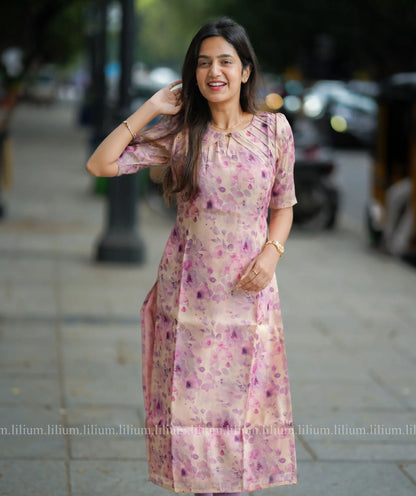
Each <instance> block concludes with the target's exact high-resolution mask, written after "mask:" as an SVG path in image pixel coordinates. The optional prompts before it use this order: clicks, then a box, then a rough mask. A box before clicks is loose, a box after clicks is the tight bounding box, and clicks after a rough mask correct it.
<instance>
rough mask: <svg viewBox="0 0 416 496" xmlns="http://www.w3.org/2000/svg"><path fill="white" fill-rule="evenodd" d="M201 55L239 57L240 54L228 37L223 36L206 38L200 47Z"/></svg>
mask: <svg viewBox="0 0 416 496" xmlns="http://www.w3.org/2000/svg"><path fill="white" fill-rule="evenodd" d="M198 56H199V57H201V56H204V57H216V58H217V57H238V54H237V52H236V50H235V48H234V47H233V45H231V43H228V41H227V40H226V39H224V38H223V37H222V36H212V37H210V38H206V39H205V40H204V41H203V42H202V43H201V46H200V48H199V54H198Z"/></svg>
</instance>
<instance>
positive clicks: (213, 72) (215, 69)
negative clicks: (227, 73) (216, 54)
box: [209, 62, 221, 76]
mask: <svg viewBox="0 0 416 496" xmlns="http://www.w3.org/2000/svg"><path fill="white" fill-rule="evenodd" d="M220 72H221V71H220V66H219V64H218V63H217V62H213V63H212V64H211V66H210V68H209V74H210V76H218V74H220Z"/></svg>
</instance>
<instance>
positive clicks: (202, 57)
mask: <svg viewBox="0 0 416 496" xmlns="http://www.w3.org/2000/svg"><path fill="white" fill-rule="evenodd" d="M198 58H199V59H210V58H211V57H210V56H209V55H198ZM216 58H217V59H225V58H233V56H232V55H230V54H228V53H222V54H221V55H218V56H217V57H216Z"/></svg>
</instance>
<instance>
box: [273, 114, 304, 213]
mask: <svg viewBox="0 0 416 496" xmlns="http://www.w3.org/2000/svg"><path fill="white" fill-rule="evenodd" d="M275 115H276V157H277V160H276V176H275V181H274V184H273V188H272V192H271V197H270V204H269V206H270V208H276V209H277V208H286V207H292V206H293V205H295V204H296V203H297V200H296V195H295V181H294V175H293V174H294V171H293V169H294V165H295V143H294V140H293V133H292V129H291V127H290V124H289V122H288V121H287V119H286V117H285V115H283V114H281V113H277V114H275Z"/></svg>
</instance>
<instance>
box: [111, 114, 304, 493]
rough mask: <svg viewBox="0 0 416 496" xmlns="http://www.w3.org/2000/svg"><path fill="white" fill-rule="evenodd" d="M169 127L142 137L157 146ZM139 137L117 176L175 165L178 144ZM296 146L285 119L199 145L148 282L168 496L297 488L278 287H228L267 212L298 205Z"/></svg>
mask: <svg viewBox="0 0 416 496" xmlns="http://www.w3.org/2000/svg"><path fill="white" fill-rule="evenodd" d="M168 122H169V121H164V120H162V121H160V122H159V123H158V124H156V126H154V127H153V128H151V129H150V130H149V131H147V132H146V133H145V134H148V135H149V136H151V137H152V138H154V137H158V136H161V137H162V136H163V134H164V133H166V129H167V127H166V126H168V125H169V124H168ZM160 145H161V146H159V147H157V146H155V145H154V144H152V143H148V142H146V141H145V140H143V139H142V137H138V138H137V139H136V142H135V143H134V144H133V145H130V146H129V147H127V148H126V150H125V151H124V153H123V154H122V155H121V157H120V158H119V160H118V164H119V175H121V174H129V173H134V172H136V171H137V170H139V169H142V168H144V167H148V166H151V165H160V164H161V163H165V162H166V156H167V154H169V153H170V152H172V154H173V159H172V160H173V161H175V160H180V158H181V157H182V156H183V155H182V152H183V147H184V139H183V137H181V136H176V137H175V138H161V139H160ZM293 165H294V146H293V137H292V132H291V129H290V126H289V124H288V122H287V120H286V118H285V117H284V116H283V115H282V114H270V113H262V114H257V115H256V116H254V118H253V120H252V122H251V123H250V124H249V125H248V126H247V127H246V128H245V129H243V130H240V131H237V132H234V133H232V135H231V136H229V135H227V134H225V133H221V132H216V131H214V130H212V129H211V128H209V129H208V130H207V132H206V134H205V136H204V138H203V143H202V153H201V159H200V166H199V190H200V191H199V194H198V196H197V198H196V199H195V200H192V201H181V198H180V197H179V198H178V213H177V218H176V222H175V225H174V227H173V229H172V232H171V234H170V237H169V239H168V241H167V245H166V247H165V250H164V253H163V256H162V259H161V262H160V265H159V270H158V276H157V281H156V283H155V285H154V286H153V288H152V289H151V291H150V293H149V294H148V296H147V298H146V300H145V302H144V304H143V307H142V314H141V315H142V342H143V388H144V396H145V407H146V417H147V418H146V426H147V427H148V435H147V449H148V451H147V454H148V464H149V474H150V480H151V481H153V482H154V483H156V484H158V485H160V486H163V487H165V488H168V489H171V490H173V491H176V492H237V491H252V490H256V489H262V488H267V487H271V486H278V485H284V484H294V483H296V456H295V444H294V432H293V425H292V411H291V400H290V390H289V379H288V371H287V363H286V354H285V345H284V337H283V327H282V318H281V312H280V302H279V293H278V287H277V283H276V276H274V277H273V279H272V281H271V282H270V284H269V285H268V286H267V287H266V288H265V289H264V290H262V291H260V292H258V293H254V292H244V291H242V290H238V289H236V288H235V283H236V282H237V281H238V278H239V275H240V274H242V273H243V271H244V270H245V268H246V266H247V265H248V264H249V262H250V261H252V260H253V259H254V258H255V257H256V256H257V255H258V254H259V253H260V251H261V250H262V247H263V246H264V243H265V241H266V239H267V214H268V208H269V206H270V207H271V208H284V207H290V206H292V205H294V204H295V203H296V197H295V191H294V182H293Z"/></svg>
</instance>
